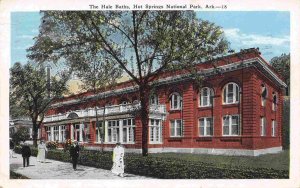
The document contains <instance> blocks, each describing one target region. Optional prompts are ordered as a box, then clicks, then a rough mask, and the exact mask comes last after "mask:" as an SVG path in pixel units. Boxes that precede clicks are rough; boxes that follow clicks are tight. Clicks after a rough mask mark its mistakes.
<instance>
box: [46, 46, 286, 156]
mask: <svg viewBox="0 0 300 188" xmlns="http://www.w3.org/2000/svg"><path fill="white" fill-rule="evenodd" d="M197 69H198V73H199V74H200V75H202V76H203V78H204V80H203V82H202V84H201V85H202V86H201V88H199V86H197V85H196V84H194V81H193V80H192V79H191V78H190V77H189V74H188V73H186V72H185V71H179V72H177V73H176V74H174V73H164V74H162V75H160V77H159V78H158V79H157V80H156V81H155V83H153V85H155V89H154V90H153V91H152V92H151V93H149V96H150V100H149V106H150V107H149V125H148V126H149V129H148V130H149V132H148V133H149V137H148V138H149V145H148V146H149V152H150V153H151V152H184V153H208V154H225V155H252V156H256V155H260V154H265V153H275V152H279V151H281V150H282V133H281V128H282V126H284V125H282V104H283V92H284V88H285V87H286V84H285V83H284V82H283V81H282V79H281V78H280V76H279V75H277V73H276V72H274V70H273V69H272V67H271V66H270V65H269V64H268V62H266V61H265V60H264V59H263V58H262V57H261V56H260V53H259V51H258V50H257V49H253V48H252V49H247V50H241V52H239V53H235V54H231V55H228V56H226V57H222V58H218V59H215V60H213V61H208V62H205V63H201V64H198V67H197ZM138 98H139V97H138V88H137V87H136V86H135V85H134V84H133V83H132V81H127V82H123V83H120V84H118V85H117V86H116V87H115V88H114V89H113V90H107V91H103V92H100V93H98V94H96V95H95V94H93V93H91V92H85V93H81V94H77V95H74V96H70V97H67V98H65V99H63V100H60V101H57V102H56V103H53V104H52V107H51V109H50V110H49V111H48V113H47V116H46V117H45V119H44V124H43V128H42V134H43V137H44V138H46V140H48V141H55V140H58V141H59V142H64V140H65V139H67V138H70V139H73V140H78V141H79V142H81V143H82V144H84V145H85V146H86V147H88V148H90V149H100V148H102V147H103V148H104V149H106V150H110V149H111V148H112V147H113V146H114V144H115V143H116V142H121V143H123V144H124V146H125V147H126V150H127V151H130V152H141V146H142V125H141V120H140V118H139V116H138V115H136V114H137V113H136V112H137V111H138V109H139V101H138ZM95 106H97V107H96V108H97V114H98V119H99V124H98V125H96V123H95V122H96V108H95ZM103 106H105V108H104V107H103Z"/></svg>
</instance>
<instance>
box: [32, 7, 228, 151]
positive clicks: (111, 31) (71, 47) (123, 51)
mask: <svg viewBox="0 0 300 188" xmlns="http://www.w3.org/2000/svg"><path fill="white" fill-rule="evenodd" d="M42 14H43V17H42V23H41V27H40V33H39V35H38V36H37V37H36V41H35V44H34V45H33V46H32V47H30V48H29V50H28V51H29V54H28V57H29V58H30V59H33V60H35V61H36V62H45V61H49V60H51V61H54V62H55V61H58V60H60V59H61V58H63V59H69V58H70V57H72V56H74V55H80V54H92V53H96V54H102V55H104V56H105V57H106V58H107V59H108V60H109V61H108V63H113V64H115V63H116V64H118V65H119V66H120V67H121V68H122V69H123V71H124V73H126V74H127V75H129V76H130V78H131V79H132V80H133V82H134V83H135V84H136V85H137V86H138V88H139V99H140V103H141V108H140V113H139V115H140V117H141V121H142V127H143V128H142V153H143V155H144V156H146V155H147V154H148V117H149V116H148V111H149V104H148V101H149V92H150V90H151V87H153V84H151V83H153V81H155V80H156V79H157V78H158V76H159V75H160V74H161V73H162V72H164V71H167V70H178V69H184V70H186V71H189V72H190V73H191V74H192V75H193V76H195V75H196V74H195V73H196V71H195V65H196V64H197V63H200V62H202V61H205V60H207V59H210V58H212V57H214V56H217V55H220V54H223V53H224V52H225V51H226V50H227V47H228V43H227V41H226V40H225V38H224V34H223V32H222V30H221V28H220V27H218V26H216V25H215V24H213V23H210V22H208V21H204V20H200V19H197V18H196V14H195V13H194V12H192V11H76V12H74V11H47V12H43V13H42ZM82 63H83V62H82Z"/></svg>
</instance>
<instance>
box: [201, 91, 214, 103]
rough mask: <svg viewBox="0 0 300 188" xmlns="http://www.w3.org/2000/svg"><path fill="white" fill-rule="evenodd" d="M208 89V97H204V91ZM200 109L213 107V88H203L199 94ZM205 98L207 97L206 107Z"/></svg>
mask: <svg viewBox="0 0 300 188" xmlns="http://www.w3.org/2000/svg"><path fill="white" fill-rule="evenodd" d="M205 89H206V92H207V95H206V96H204V95H202V93H204V90H205ZM199 95H200V96H199V99H200V100H199V107H210V106H213V99H212V97H213V96H214V91H213V89H212V88H210V87H203V88H201V90H200V93H199ZM204 97H206V100H207V101H206V105H204Z"/></svg>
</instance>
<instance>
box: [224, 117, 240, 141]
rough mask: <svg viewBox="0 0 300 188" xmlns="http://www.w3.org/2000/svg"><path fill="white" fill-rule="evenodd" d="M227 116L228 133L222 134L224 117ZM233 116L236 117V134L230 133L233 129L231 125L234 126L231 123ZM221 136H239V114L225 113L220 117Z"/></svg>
mask: <svg viewBox="0 0 300 188" xmlns="http://www.w3.org/2000/svg"><path fill="white" fill-rule="evenodd" d="M227 117H228V118H229V121H228V135H227V134H226V135H225V134H224V127H225V126H224V123H225V121H224V118H227ZM233 117H237V124H236V126H237V134H232V130H233V128H232V127H233V126H235V124H232V119H233ZM222 136H225V137H226V136H241V125H240V116H239V115H238V114H233V115H225V116H223V117H222Z"/></svg>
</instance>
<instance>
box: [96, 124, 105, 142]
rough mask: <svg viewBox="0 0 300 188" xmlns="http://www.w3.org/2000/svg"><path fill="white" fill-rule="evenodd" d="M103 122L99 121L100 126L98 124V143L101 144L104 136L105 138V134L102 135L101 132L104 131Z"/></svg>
mask: <svg viewBox="0 0 300 188" xmlns="http://www.w3.org/2000/svg"><path fill="white" fill-rule="evenodd" d="M103 128H104V127H103V121H99V122H98V125H97V124H96V142H97V143H100V142H101V139H102V136H103V133H101V131H103V130H104V129H103Z"/></svg>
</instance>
